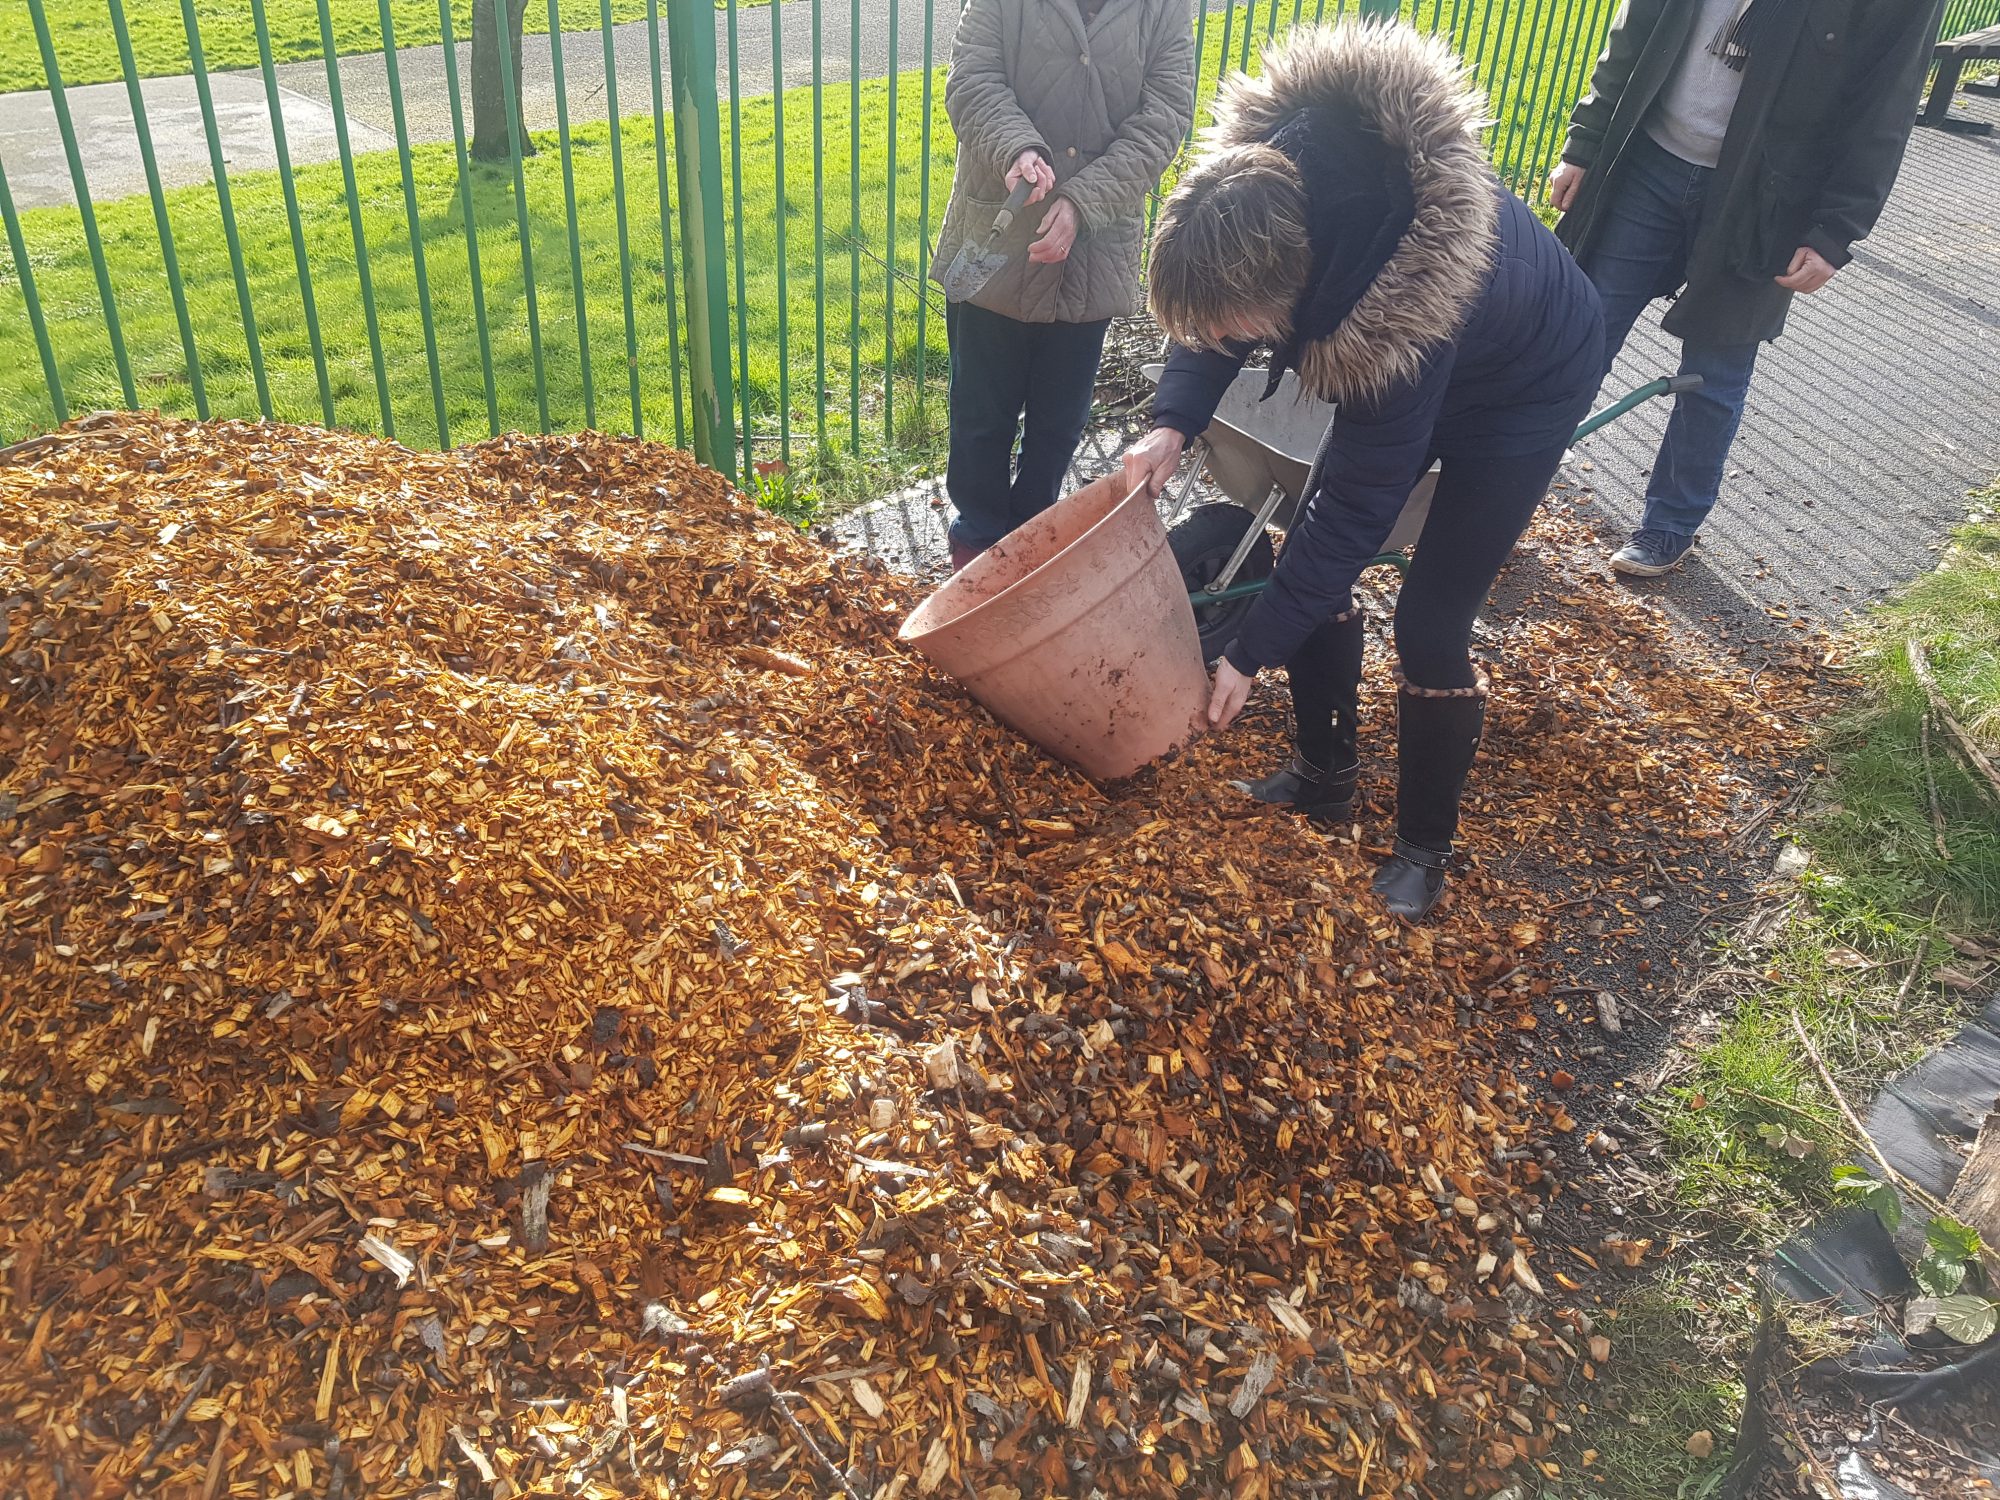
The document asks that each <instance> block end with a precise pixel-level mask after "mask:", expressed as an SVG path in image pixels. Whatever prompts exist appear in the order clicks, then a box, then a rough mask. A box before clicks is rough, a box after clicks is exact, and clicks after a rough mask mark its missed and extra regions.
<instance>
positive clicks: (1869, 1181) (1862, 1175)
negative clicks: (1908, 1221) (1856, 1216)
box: [1833, 1166, 1903, 1234]
mask: <svg viewBox="0 0 2000 1500" xmlns="http://www.w3.org/2000/svg"><path fill="white" fill-rule="evenodd" d="M1833 1192H1834V1196H1835V1197H1836V1198H1839V1199H1840V1200H1841V1201H1843V1202H1846V1203H1857V1204H1859V1205H1860V1206H1861V1207H1863V1208H1866V1209H1870V1210H1872V1211H1873V1212H1874V1215H1875V1217H1876V1218H1878V1219H1880V1220H1881V1221H1882V1227H1883V1228H1884V1229H1886V1230H1888V1231H1889V1233H1891V1234H1894V1233H1895V1232H1896V1230H1897V1229H1898V1228H1900V1227H1901V1225H1902V1222H1903V1200H1902V1198H1901V1197H1899V1196H1898V1195H1897V1193H1896V1190H1895V1189H1894V1188H1892V1187H1890V1186H1889V1184H1888V1183H1886V1182H1882V1181H1880V1180H1878V1179H1876V1178H1874V1177H1871V1176H1869V1174H1868V1172H1867V1171H1866V1169H1864V1168H1861V1167H1854V1166H1839V1167H1835V1168H1834V1169H1833Z"/></svg>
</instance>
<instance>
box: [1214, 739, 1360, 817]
mask: <svg viewBox="0 0 2000 1500" xmlns="http://www.w3.org/2000/svg"><path fill="white" fill-rule="evenodd" d="M1360 774H1361V767H1360V765H1359V763H1357V762H1355V761H1349V762H1348V763H1347V764H1346V765H1345V766H1341V767H1338V768H1336V769H1334V770H1332V771H1322V770H1321V769H1320V768H1319V767H1318V766H1316V765H1314V764H1313V763H1312V762H1311V761H1309V760H1307V759H1306V758H1305V757H1304V756H1303V755H1294V756H1293V757H1292V758H1291V759H1290V760H1288V761H1286V762H1285V764H1284V766H1283V767H1281V768H1280V769H1279V770H1277V771H1275V772H1273V773H1272V774H1271V775H1269V776H1266V777H1265V778H1264V779H1263V780H1261V781H1232V782H1230V783H1229V784H1230V786H1232V787H1234V788H1235V789H1236V790H1237V791H1239V792H1242V793H1243V794H1244V795H1245V796H1247V797H1254V798H1255V799H1256V800H1257V801H1259V802H1264V803H1268V804H1270V805H1271V806H1273V807H1289V808H1292V809H1293V810H1294V811H1297V812H1302V813H1304V814H1305V815H1306V816H1307V817H1309V818H1311V819H1312V820H1313V821H1314V822H1317V823H1343V822H1345V821H1346V820H1347V818H1348V816H1349V814H1351V813H1352V812H1353V811H1354V783H1355V780H1356V779H1357V778H1358V777H1359V775H1360Z"/></svg>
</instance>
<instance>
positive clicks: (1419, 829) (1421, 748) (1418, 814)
mask: <svg viewBox="0 0 2000 1500" xmlns="http://www.w3.org/2000/svg"><path fill="white" fill-rule="evenodd" d="M1485 724H1486V695H1485V690H1484V687H1483V685H1482V686H1481V687H1478V688H1458V689H1452V690H1450V691H1449V692H1445V693H1438V692H1435V691H1433V692H1424V691H1422V690H1420V689H1417V688H1413V687H1411V686H1410V685H1409V684H1408V683H1405V684H1404V685H1403V688H1402V691H1401V692H1399V693H1398V694H1397V695H1396V756H1397V761H1396V846H1395V853H1394V854H1393V855H1392V856H1391V857H1390V859H1389V861H1388V863H1386V864H1385V865H1383V866H1382V869H1381V870H1380V872H1379V873H1378V874H1377V875H1376V877H1375V893H1376V894H1377V895H1379V896H1380V897H1381V898H1382V901H1383V903H1384V904H1385V905H1386V906H1387V907H1388V908H1389V910H1390V912H1391V913H1392V914H1393V915H1395V916H1399V917H1402V918H1403V919H1405V920H1406V921H1411V922H1415V921H1419V920H1421V919H1422V918H1424V917H1426V916H1428V915H1429V914H1430V911H1431V908H1432V907H1434V906H1436V905H1437V903H1438V898H1439V897H1440V896H1442V895H1443V894H1444V880H1445V871H1446V870H1447V869H1449V868H1450V866H1451V846H1452V840H1453V839H1455V838H1456V837H1457V836H1458V804H1459V799H1460V797H1461V796H1462V795H1463V794H1464V791H1465V778H1466V775H1467V774H1468V773H1469V772H1470V771H1471V769H1472V759H1473V756H1474V755H1476V754H1477V753H1478V751H1479V737H1480V734H1481V732H1482V731H1483V729H1484V728H1485Z"/></svg>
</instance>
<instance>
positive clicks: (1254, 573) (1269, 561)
mask: <svg viewBox="0 0 2000 1500" xmlns="http://www.w3.org/2000/svg"><path fill="white" fill-rule="evenodd" d="M1256 524H1257V517H1256V516H1255V515H1254V514H1253V513H1251V512H1250V511H1248V510H1245V509H1244V508H1243V507H1242V506H1240V505H1202V506H1197V507H1196V508H1195V509H1194V510H1192V511H1190V512H1189V513H1188V516H1187V519H1185V520H1184V521H1182V522H1181V523H1180V525H1178V526H1176V527H1175V528H1174V529H1173V530H1172V531H1170V532H1168V533H1167V545H1168V546H1170V547H1172V548H1173V549H1174V561H1175V562H1176V563H1177V564H1179V566H1180V570H1181V581H1182V582H1184V583H1185V584H1186V585H1187V590H1188V592H1189V593H1190V594H1192V593H1194V592H1196V591H1197V590H1199V589H1203V588H1206V587H1207V586H1208V585H1209V584H1210V583H1212V582H1213V581H1214V580H1215V579H1216V578H1218V577H1220V576H1221V573H1222V570H1223V569H1224V568H1226V567H1228V566H1229V559H1230V558H1231V557H1232V556H1234V555H1235V552H1236V544H1237V543H1238V542H1240V541H1242V540H1243V533H1244V532H1246V531H1248V530H1249V529H1250V528H1251V527H1252V526H1255V525H1256ZM1276 566H1277V554H1276V553H1275V551H1274V550H1273V549H1272V546H1271V534H1270V533H1269V532H1268V531H1267V532H1264V533H1263V534H1262V535H1260V536H1259V537H1258V538H1257V539H1256V541H1255V542H1253V543H1252V544H1251V547H1250V551H1249V554H1248V555H1247V556H1246V557H1245V558H1244V559H1243V566H1242V567H1240V568H1238V569H1237V570H1236V577H1235V578H1234V579H1233V580H1231V585H1232V587H1233V586H1235V585H1239V584H1245V583H1262V582H1264V581H1265V580H1266V579H1268V578H1269V577H1270V576H1271V571H1272V569H1273V568H1275V567H1276ZM1256 602H1257V598H1256V596H1255V595H1254V594H1252V595H1247V596H1245V597H1244V598H1241V599H1230V600H1226V601H1225V602H1223V603H1221V604H1211V605H1207V606H1205V607H1200V608H1197V609H1196V610H1195V612H1194V618H1195V624H1196V625H1197V626H1198V627H1199V628H1200V631H1201V659H1202V660H1203V661H1204V662H1206V663H1208V664H1210V665H1213V664H1214V662H1215V661H1216V659H1217V658H1218V657H1220V656H1221V655H1222V648H1223V647H1224V646H1227V645H1228V644H1229V643H1230V642H1231V641H1232V640H1234V639H1235V638H1236V632H1237V630H1238V629H1240V628H1241V626H1242V624H1243V620H1244V617H1245V616H1247V615H1248V614H1249V613H1250V607H1251V606H1252V605H1253V604H1255V603H1256Z"/></svg>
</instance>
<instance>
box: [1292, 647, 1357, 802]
mask: <svg viewBox="0 0 2000 1500" xmlns="http://www.w3.org/2000/svg"><path fill="white" fill-rule="evenodd" d="M1363 641H1364V621H1363V620H1362V618H1361V611H1360V610H1359V609H1358V608H1350V609H1348V610H1347V612H1346V613H1345V614H1342V615H1339V616H1336V617H1335V618H1334V619H1331V620H1329V621H1327V623H1326V624H1324V625H1322V626H1320V627H1319V629H1317V630H1315V631H1314V632H1313V633H1312V634H1311V635H1309V636H1307V637H1306V639H1305V644H1304V645H1302V646H1300V647H1299V649H1298V650H1297V651H1296V652H1294V653H1293V655H1292V659H1291V660H1290V661H1289V662H1287V663H1286V664H1285V677H1286V680H1287V682H1288V683H1289V685H1290V687H1291V690H1292V748H1293V749H1295V750H1297V751H1298V753H1299V755H1300V757H1301V758H1302V759H1303V760H1305V761H1306V763H1307V764H1309V765H1314V766H1334V767H1342V766H1351V765H1353V764H1354V761H1355V755H1356V745H1357V744H1358V742H1359V737H1360V731H1361V651H1362V645H1363ZM1280 774H1282V773H1280Z"/></svg>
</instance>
